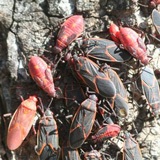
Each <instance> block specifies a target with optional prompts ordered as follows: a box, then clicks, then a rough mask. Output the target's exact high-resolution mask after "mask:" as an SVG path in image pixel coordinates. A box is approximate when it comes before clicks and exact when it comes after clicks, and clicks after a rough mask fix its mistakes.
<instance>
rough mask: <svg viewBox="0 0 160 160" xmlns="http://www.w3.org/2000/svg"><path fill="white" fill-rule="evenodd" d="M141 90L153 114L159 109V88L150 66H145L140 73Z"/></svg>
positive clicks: (156, 113) (157, 113)
mask: <svg viewBox="0 0 160 160" xmlns="http://www.w3.org/2000/svg"><path fill="white" fill-rule="evenodd" d="M140 77H141V84H142V91H143V94H144V95H145V97H146V99H147V101H148V104H149V106H150V107H151V110H152V113H153V114H154V115H159V111H160V90H159V84H158V81H157V79H156V77H155V74H154V71H153V69H152V68H151V67H149V66H145V68H143V69H142V73H141V74H140Z"/></svg>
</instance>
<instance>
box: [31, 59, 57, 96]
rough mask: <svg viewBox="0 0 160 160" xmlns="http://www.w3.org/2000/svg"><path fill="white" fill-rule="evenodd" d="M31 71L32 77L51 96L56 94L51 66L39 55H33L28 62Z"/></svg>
mask: <svg viewBox="0 0 160 160" xmlns="http://www.w3.org/2000/svg"><path fill="white" fill-rule="evenodd" d="M28 68H29V72H30V74H31V77H32V79H33V80H34V81H35V82H36V83H37V85H38V86H39V87H41V88H42V89H43V90H44V91H45V92H46V93H48V94H49V95H50V96H51V97H55V96H56V90H55V86H54V82H53V76H52V72H51V69H50V66H48V65H47V63H46V62H45V61H44V60H43V59H42V58H40V57H38V56H32V57H31V58H30V61H29V63H28Z"/></svg>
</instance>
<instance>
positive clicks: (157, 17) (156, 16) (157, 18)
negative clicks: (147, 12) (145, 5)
mask: <svg viewBox="0 0 160 160" xmlns="http://www.w3.org/2000/svg"><path fill="white" fill-rule="evenodd" d="M152 21H153V25H154V26H155V28H156V30H157V32H158V34H160V13H159V12H158V11H157V10H156V9H154V10H153V11H152Z"/></svg>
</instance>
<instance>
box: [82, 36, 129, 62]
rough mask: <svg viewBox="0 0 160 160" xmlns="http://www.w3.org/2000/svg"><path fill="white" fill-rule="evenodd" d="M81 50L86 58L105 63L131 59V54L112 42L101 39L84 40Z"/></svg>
mask: <svg viewBox="0 0 160 160" xmlns="http://www.w3.org/2000/svg"><path fill="white" fill-rule="evenodd" d="M82 49H83V51H84V52H85V53H86V55H87V57H91V58H95V59H98V60H102V61H107V62H126V61H129V60H130V59H131V58H132V56H131V54H129V53H128V52H127V51H126V50H124V49H121V48H120V47H118V46H117V45H116V44H115V42H114V41H111V40H108V39H103V38H88V39H84V40H83V44H82Z"/></svg>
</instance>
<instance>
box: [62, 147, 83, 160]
mask: <svg viewBox="0 0 160 160" xmlns="http://www.w3.org/2000/svg"><path fill="white" fill-rule="evenodd" d="M80 159H81V158H80V156H79V153H78V150H77V149H72V148H70V147H62V160H80Z"/></svg>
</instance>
